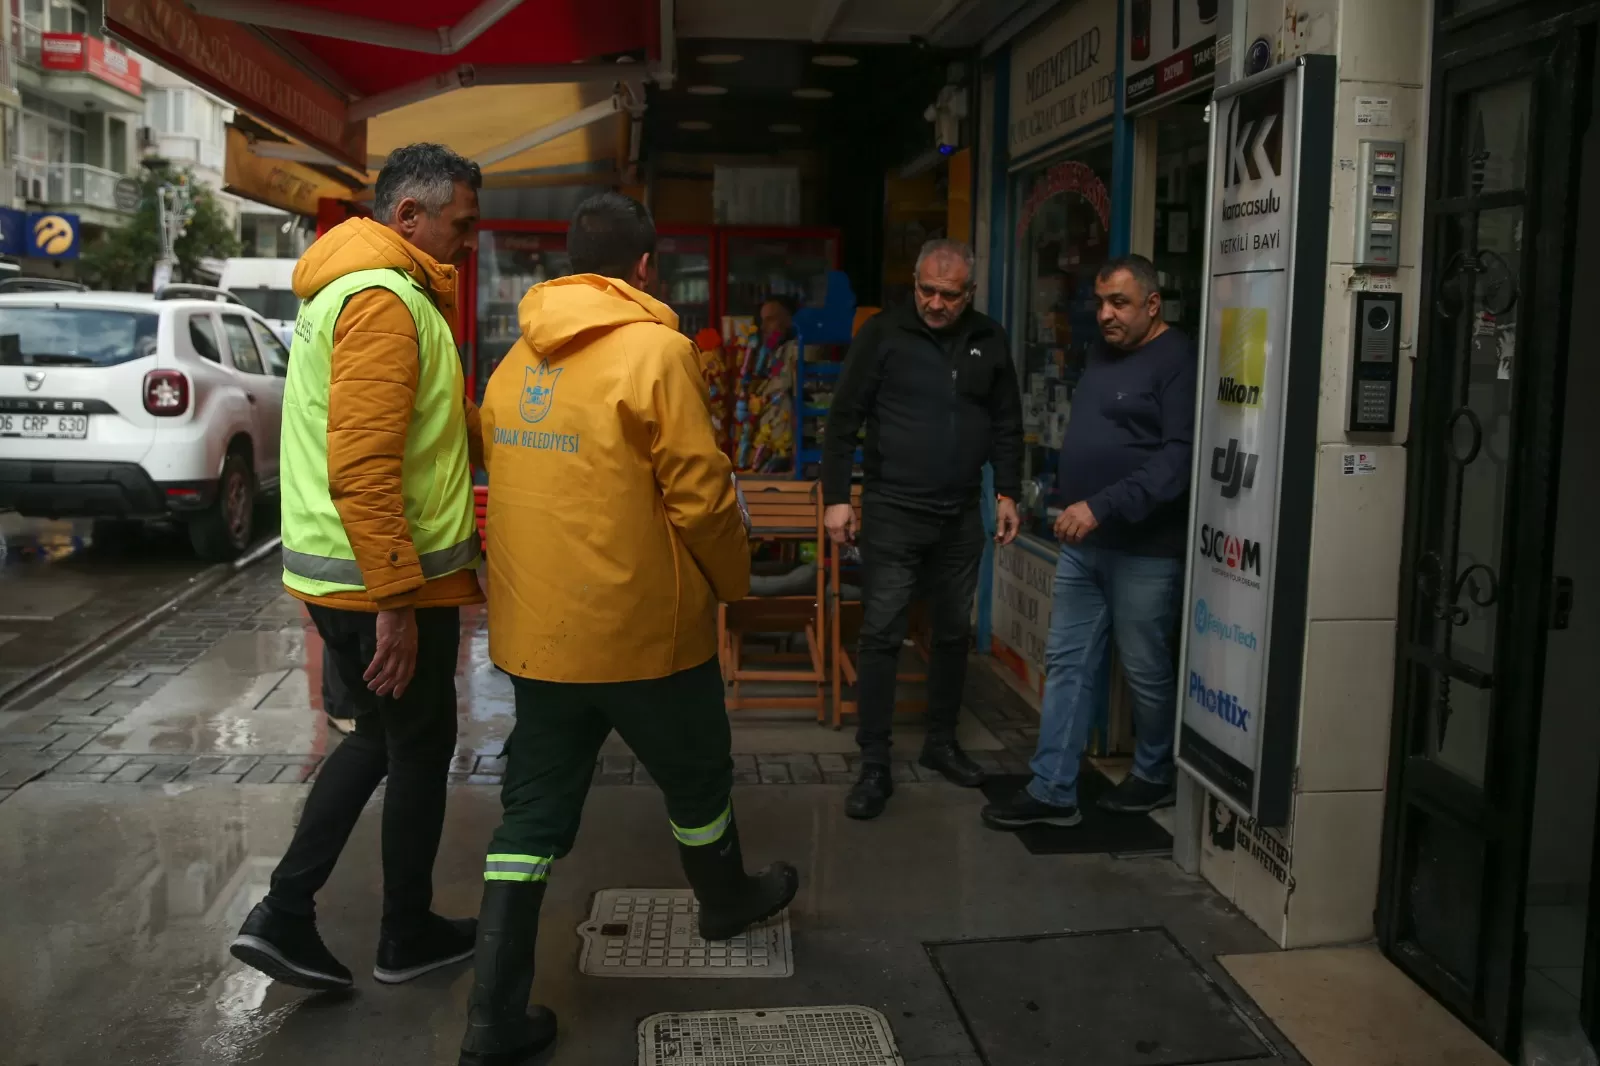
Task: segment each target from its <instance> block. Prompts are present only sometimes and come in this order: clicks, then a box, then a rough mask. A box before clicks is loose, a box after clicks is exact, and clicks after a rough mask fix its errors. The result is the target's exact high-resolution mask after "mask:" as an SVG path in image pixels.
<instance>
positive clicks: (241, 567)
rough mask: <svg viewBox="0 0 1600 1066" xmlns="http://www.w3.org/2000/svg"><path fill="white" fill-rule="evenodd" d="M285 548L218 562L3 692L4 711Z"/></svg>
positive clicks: (258, 549) (273, 541) (265, 547)
mask: <svg viewBox="0 0 1600 1066" xmlns="http://www.w3.org/2000/svg"><path fill="white" fill-rule="evenodd" d="M282 545H283V538H282V537H271V538H269V539H267V540H265V541H262V542H261V543H260V544H258V545H256V546H255V547H254V548H251V549H250V550H249V551H248V552H246V553H245V554H243V555H241V556H239V558H237V559H235V560H234V561H233V562H231V563H217V564H216V565H215V566H211V567H208V568H207V569H205V570H202V571H200V572H199V573H198V574H196V575H194V576H193V577H191V578H190V579H189V580H188V581H187V582H185V583H184V586H183V587H182V588H180V589H179V590H178V591H177V592H175V593H173V594H172V595H171V596H170V597H168V598H167V600H166V601H165V602H163V603H161V604H158V605H157V606H155V607H153V608H151V609H149V610H145V611H139V612H135V613H134V614H131V615H129V616H128V617H127V618H124V619H123V620H122V621H121V622H119V623H117V624H116V625H115V626H113V627H112V628H111V629H109V630H107V631H106V632H104V633H101V634H99V635H98V636H94V637H90V638H89V639H88V640H86V641H84V642H83V643H82V644H79V645H78V646H77V647H75V648H73V649H72V650H71V651H69V652H67V653H66V654H65V655H63V656H61V657H60V658H59V659H56V660H54V661H53V662H49V663H46V664H45V665H44V666H41V667H39V669H37V670H35V671H33V672H32V673H31V674H29V675H28V676H27V677H24V678H22V679H21V680H19V681H16V682H14V683H13V684H12V685H11V686H10V687H9V688H6V689H4V690H3V691H0V710H7V709H10V708H13V707H15V706H16V705H18V704H22V703H25V702H27V701H29V700H32V699H34V698H35V697H38V696H42V695H44V694H45V693H47V692H49V691H50V690H51V689H52V688H55V687H56V686H57V685H61V684H63V683H65V682H67V681H70V680H71V679H72V678H74V677H76V676H77V675H78V674H81V673H82V672H83V671H85V670H87V669H88V668H89V667H91V666H93V665H94V664H95V663H97V662H99V661H100V660H101V659H104V658H105V657H106V656H108V655H110V654H111V653H112V652H114V651H116V650H117V649H118V648H121V647H123V646H124V645H126V644H127V643H129V642H130V641H132V640H133V639H134V638H136V637H138V636H140V635H141V634H143V633H145V632H146V631H148V630H149V629H151V628H152V627H153V626H155V625H156V624H158V623H159V622H161V621H163V620H165V619H166V617H167V616H168V615H170V614H172V613H173V612H174V611H176V610H178V608H180V607H182V606H183V605H184V604H186V603H188V602H189V601H190V600H193V599H195V598H196V597H198V596H203V595H205V594H206V593H208V592H211V591H214V590H215V589H218V588H220V587H221V586H223V585H225V584H227V582H229V581H231V580H232V579H233V578H234V577H236V576H237V575H239V574H241V573H243V572H244V571H245V570H248V569H249V568H250V567H252V566H254V565H256V564H257V563H259V562H261V561H262V560H264V559H267V558H269V557H271V556H274V555H276V554H277V553H278V551H279V549H280V548H281V547H282Z"/></svg>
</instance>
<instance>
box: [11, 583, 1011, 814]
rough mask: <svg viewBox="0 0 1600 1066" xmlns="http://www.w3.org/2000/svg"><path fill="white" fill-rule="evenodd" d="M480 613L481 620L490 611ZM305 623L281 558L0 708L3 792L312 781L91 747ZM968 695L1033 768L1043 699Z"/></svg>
mask: <svg viewBox="0 0 1600 1066" xmlns="http://www.w3.org/2000/svg"><path fill="white" fill-rule="evenodd" d="M479 618H480V620H479V623H478V624H479V626H480V628H481V627H482V626H483V625H484V622H483V620H482V615H481V613H480V616H479ZM304 625H306V623H305V621H304V619H303V617H302V615H301V612H300V611H299V609H298V604H296V603H295V601H293V600H292V599H291V598H289V597H288V596H287V595H286V594H285V593H284V592H283V587H282V585H281V584H280V574H279V571H278V569H277V567H275V566H271V565H260V566H256V567H254V568H252V569H250V570H247V571H245V572H244V573H242V574H240V575H239V576H238V577H236V578H234V579H233V580H232V581H230V582H229V583H228V584H226V585H224V586H222V587H221V588H219V589H217V590H216V591H215V592H213V593H211V594H210V595H208V596H205V597H203V598H201V599H200V600H197V601H196V602H195V603H193V604H191V605H189V606H188V607H186V608H185V609H184V610H183V612H181V614H180V615H179V616H177V617H175V618H173V619H171V620H169V621H167V622H165V623H163V624H162V625H160V626H159V627H157V628H156V629H154V630H152V631H151V632H149V633H147V634H145V635H144V636H142V637H140V638H139V639H137V640H136V641H135V642H133V643H132V644H130V645H129V646H128V647H126V648H125V649H123V650H122V651H121V652H120V653H118V654H117V655H116V656H114V657H113V658H111V659H109V660H107V661H106V662H105V663H103V664H101V665H100V666H98V667H96V668H95V669H93V670H91V671H90V672H88V673H86V674H84V675H82V676H81V677H79V678H77V679H75V680H73V681H71V682H70V683H68V684H66V685H65V686H63V687H62V688H60V689H58V690H56V691H55V692H52V693H50V694H48V695H45V696H41V697H40V698H39V699H37V700H36V701H35V702H33V703H32V704H31V705H29V706H27V707H25V708H22V709H12V710H6V711H0V801H3V800H4V799H5V798H6V797H7V796H9V795H10V794H11V793H12V792H13V791H15V790H16V789H17V788H19V787H21V786H22V785H24V784H26V783H27V782H29V781H33V780H44V781H62V782H92V783H106V784H143V785H150V784H172V783H181V782H183V781H186V780H188V781H193V780H205V781H229V782H238V783H242V784H299V783H303V782H306V781H310V780H312V779H313V778H315V776H316V772H317V768H318V766H319V765H320V762H321V758H320V757H319V756H316V755H305V754H281V755H234V756H224V755H215V754H201V753H163V754H155V753H151V754H141V753H138V752H122V753H119V754H115V755H94V754H80V751H81V750H82V749H83V748H84V747H86V746H87V745H89V744H90V743H92V742H93V741H94V740H95V739H96V738H97V737H99V736H100V734H101V733H102V732H104V731H105V730H106V729H108V728H109V727H111V726H112V725H114V724H116V723H117V722H119V721H120V720H121V719H122V718H124V717H125V716H127V715H128V714H129V712H130V711H132V710H133V709H134V708H135V707H137V706H139V705H140V704H143V703H144V702H145V701H146V700H149V699H151V698H152V697H156V696H158V695H159V693H160V691H161V689H162V688H163V687H164V686H165V685H166V684H167V683H168V682H170V681H171V680H172V679H173V678H175V677H176V676H178V675H180V674H182V673H183V672H184V671H185V670H186V669H188V668H189V667H190V666H191V665H192V664H194V663H195V661H196V660H198V659H200V658H201V657H202V656H203V655H205V654H206V652H208V651H210V650H211V649H212V648H213V647H215V646H216V645H217V644H218V642H220V641H222V640H223V639H224V638H225V637H228V636H229V635H231V634H235V633H249V632H256V633H276V632H282V631H293V630H297V629H300V628H302V627H303V626H304ZM480 668H481V669H489V667H487V666H483V667H480ZM966 695H967V700H966V705H967V709H968V710H969V711H970V712H971V713H972V714H973V715H974V716H975V717H976V718H977V719H978V720H979V721H980V722H981V723H982V724H983V725H984V726H985V727H986V728H987V729H988V730H989V731H990V732H991V733H993V734H994V736H995V737H996V738H998V739H999V740H1000V741H1001V743H1002V744H1004V745H1005V750H1003V751H989V752H973V753H972V755H973V758H974V759H975V760H976V761H977V762H978V763H979V765H981V766H983V768H984V769H985V770H986V771H988V772H990V773H1022V772H1025V771H1026V769H1027V761H1028V758H1029V757H1030V756H1031V755H1032V753H1033V747H1034V742H1035V741H1036V740H1037V739H1038V735H1039V731H1038V720H1037V716H1036V715H1035V714H1034V712H1033V710H1032V708H1031V707H1029V706H1028V704H1027V703H1026V701H1024V700H1023V699H1022V698H1021V697H1020V696H1018V695H1017V693H1016V692H1014V691H1013V690H1012V689H1011V688H1010V687H1009V686H1007V685H1006V684H1005V682H1004V681H1002V680H1001V679H1000V678H999V677H997V676H995V675H994V673H993V672H992V671H991V670H990V669H988V668H987V667H986V666H984V665H981V664H979V663H977V662H974V664H973V669H971V670H969V671H968V680H967V693H966ZM262 713H271V712H270V711H266V710H263V711H262ZM859 767H860V759H859V757H858V756H855V755H841V754H820V755H814V754H809V753H797V754H789V755H735V756H734V777H735V782H736V783H737V784H741V785H814V784H848V783H851V782H853V781H854V780H855V777H856V774H857V772H858V770H859ZM893 771H894V776H895V780H896V781H899V782H902V783H909V782H913V781H931V782H939V783H943V778H941V777H939V776H938V775H937V774H934V773H932V772H931V771H928V770H925V769H923V768H922V767H920V766H918V765H916V764H915V763H914V762H912V761H907V760H901V761H896V762H895V764H894V767H893ZM504 772H505V760H504V758H503V756H501V755H500V754H499V753H498V751H494V752H470V751H469V752H462V753H460V754H458V755H457V756H456V757H455V759H454V760H453V762H452V764H451V769H450V779H451V781H452V783H455V784H464V785H498V784H500V782H501V779H502V777H503V775H504ZM594 783H595V785H597V786H602V787H605V786H644V785H651V784H653V782H652V781H651V779H650V776H649V774H648V773H647V772H646V771H645V769H644V767H643V766H642V765H640V764H639V763H638V761H637V760H635V759H634V758H633V757H632V756H629V755H609V754H608V755H602V756H601V757H600V758H599V759H598V760H597V762H596V765H595V776H594ZM952 787H953V786H952Z"/></svg>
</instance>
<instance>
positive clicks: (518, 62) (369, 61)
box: [196, 0, 659, 96]
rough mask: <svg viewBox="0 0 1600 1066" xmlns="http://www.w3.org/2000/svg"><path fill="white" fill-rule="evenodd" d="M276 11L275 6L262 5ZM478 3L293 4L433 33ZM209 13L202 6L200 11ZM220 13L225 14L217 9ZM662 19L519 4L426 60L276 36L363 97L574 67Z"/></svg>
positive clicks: (636, 9)
mask: <svg viewBox="0 0 1600 1066" xmlns="http://www.w3.org/2000/svg"><path fill="white" fill-rule="evenodd" d="M266 2H268V3H271V4H272V5H273V6H274V7H282V6H284V5H283V4H281V3H280V2H279V0H266ZM479 2H480V0H427V2H419V0H402V2H399V3H396V2H395V0H298V2H297V6H299V7H302V8H305V9H308V10H310V9H317V10H321V11H325V12H327V13H328V14H329V15H330V16H334V17H346V18H349V17H355V18H365V19H371V20H373V21H376V22H387V23H392V24H394V25H396V26H404V27H407V28H411V29H417V30H424V31H427V32H429V33H432V32H434V31H436V30H437V29H439V28H440V27H443V26H456V25H459V24H460V23H461V22H462V20H463V19H464V18H466V16H467V15H469V14H471V12H472V11H473V9H474V8H476V7H478V6H479ZM196 6H197V7H200V8H201V9H205V10H210V9H211V8H210V7H209V5H207V4H205V3H201V4H197V5H196ZM218 9H219V10H227V8H226V7H225V6H221V5H219V8H218ZM651 10H655V11H659V4H658V3H655V2H653V0H524V2H523V3H521V4H519V5H518V6H517V7H515V8H513V9H512V10H511V11H510V12H508V13H507V14H506V15H504V16H503V17H502V18H500V19H499V20H498V21H496V22H495V23H494V24H493V25H492V26H491V27H490V28H489V29H488V30H487V31H486V32H485V33H484V34H483V35H482V36H480V37H478V38H477V39H475V40H473V41H472V42H471V43H470V44H468V45H467V46H466V47H465V48H463V49H462V50H461V51H459V52H456V53H455V54H453V55H427V54H423V53H419V52H412V51H404V50H400V49H396V48H393V47H383V46H381V45H374V44H362V43H357V42H355V41H350V40H339V39H336V38H334V37H327V36H316V35H313V34H310V33H301V32H296V31H276V32H279V33H282V34H284V36H286V37H288V38H290V39H292V40H294V41H296V42H297V43H299V44H300V45H301V46H303V47H304V48H305V49H306V51H308V52H310V53H311V54H312V55H313V56H315V57H316V58H317V59H318V60H320V61H321V62H323V63H325V64H327V66H328V67H329V68H330V69H331V70H332V71H333V72H334V73H335V74H337V75H338V77H339V78H340V79H341V80H343V81H344V82H345V83H346V84H347V85H349V87H350V88H351V89H353V90H355V91H356V92H358V93H360V94H361V95H362V96H372V95H374V94H376V93H381V92H386V91H387V90H390V89H395V88H399V87H400V86H402V85H406V84H409V83H411V82H415V81H419V80H421V79H423V78H427V77H432V76H433V75H435V74H440V73H442V72H444V71H448V70H454V69H455V68H457V67H459V66H461V65H462V64H463V63H466V64H471V65H472V66H508V67H509V66H527V65H532V64H554V63H574V62H580V61H583V60H586V59H592V58H594V57H596V56H604V55H615V54H618V53H622V52H632V51H637V50H643V49H645V48H646V47H647V46H648V45H649V44H650V39H651V38H652V37H653V36H654V25H655V21H656V19H655V18H654V17H650V16H649V14H648V12H649V11H651Z"/></svg>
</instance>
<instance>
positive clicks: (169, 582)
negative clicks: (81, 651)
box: [0, 512, 277, 705]
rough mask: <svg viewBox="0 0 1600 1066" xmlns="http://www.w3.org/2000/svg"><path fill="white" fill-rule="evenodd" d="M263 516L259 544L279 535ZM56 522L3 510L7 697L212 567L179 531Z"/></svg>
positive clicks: (0, 699) (1, 622) (1, 662)
mask: <svg viewBox="0 0 1600 1066" xmlns="http://www.w3.org/2000/svg"><path fill="white" fill-rule="evenodd" d="M275 517H276V516H268V515H264V516H261V518H259V519H258V527H259V528H258V540H259V539H260V538H262V537H266V536H273V535H276V533H277V526H276V521H275ZM96 532H97V528H96V526H95V524H94V523H92V522H89V521H64V520H63V521H51V520H46V519H33V518H24V517H22V516H21V515H18V514H15V513H14V512H0V705H3V704H4V702H5V699H4V695H3V694H4V693H5V692H6V691H7V690H10V689H12V688H13V687H14V686H16V685H18V684H20V683H22V682H24V681H25V680H27V679H28V678H29V677H31V676H32V675H34V674H35V673H36V672H37V671H39V670H40V669H42V668H44V667H46V666H48V665H50V664H51V663H53V662H55V661H56V660H58V659H60V658H61V657H62V656H64V655H66V654H68V653H69V652H71V651H73V650H74V649H76V648H78V647H79V646H80V645H82V644H84V643H85V642H86V641H91V640H93V639H94V638H96V637H98V636H100V635H101V634H104V633H107V632H109V631H110V630H112V629H114V628H115V627H116V626H117V625H118V624H120V623H121V622H123V621H124V620H126V619H127V618H129V617H130V616H133V615H135V614H137V613H140V612H143V611H146V610H149V609H150V608H152V607H155V606H156V605H158V604H160V603H162V602H164V601H165V600H166V599H168V598H169V597H170V596H172V595H173V594H174V593H176V592H177V591H178V590H180V589H182V588H183V587H184V586H185V585H186V584H187V582H188V581H189V580H190V579H191V578H193V577H195V576H196V575H197V574H200V573H202V572H204V571H206V570H207V569H208V568H209V566H210V564H207V563H204V562H202V561H201V560H199V559H197V558H196V557H195V554H194V551H193V549H192V548H191V547H190V546H189V538H188V535H187V532H186V531H185V530H184V529H183V527H182V526H178V525H170V526H167V525H155V524H139V523H120V524H117V525H115V526H102V527H99V529H98V532H99V534H100V535H99V537H98V538H97V536H96Z"/></svg>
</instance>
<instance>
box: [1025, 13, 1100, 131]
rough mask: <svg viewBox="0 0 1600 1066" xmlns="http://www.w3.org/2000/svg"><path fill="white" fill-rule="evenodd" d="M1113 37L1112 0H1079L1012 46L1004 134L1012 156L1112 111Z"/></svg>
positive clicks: (1095, 120) (1088, 123)
mask: <svg viewBox="0 0 1600 1066" xmlns="http://www.w3.org/2000/svg"><path fill="white" fill-rule="evenodd" d="M1116 40H1117V2H1116V0H1079V2H1078V3H1075V4H1069V5H1067V7H1066V9H1065V10H1064V11H1062V12H1061V13H1060V14H1059V15H1056V16H1055V17H1054V18H1052V19H1050V20H1049V21H1047V22H1045V23H1044V24H1043V25H1041V26H1040V27H1039V28H1038V30H1037V31H1033V32H1030V33H1029V34H1028V35H1027V37H1026V38H1025V39H1023V40H1022V41H1021V43H1019V44H1017V45H1016V46H1015V48H1014V49H1013V51H1012V53H1011V111H1010V115H1011V125H1010V129H1009V131H1008V134H1007V137H1008V144H1009V148H1010V152H1011V158H1012V159H1014V160H1015V159H1021V158H1022V157H1023V156H1026V155H1030V154H1032V153H1033V152H1035V151H1037V150H1038V149H1040V148H1043V147H1045V146H1046V145H1049V144H1051V143H1052V142H1055V141H1058V140H1060V139H1061V138H1063V137H1065V136H1068V135H1069V134H1072V133H1075V132H1077V131H1078V130H1081V129H1083V128H1084V127H1085V126H1090V125H1093V124H1094V123H1096V122H1101V121H1103V120H1105V119H1109V118H1110V117H1111V116H1112V114H1113V113H1114V112H1115V110H1116V106H1117V84H1116V83H1117V76H1116V71H1117V54H1116Z"/></svg>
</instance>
